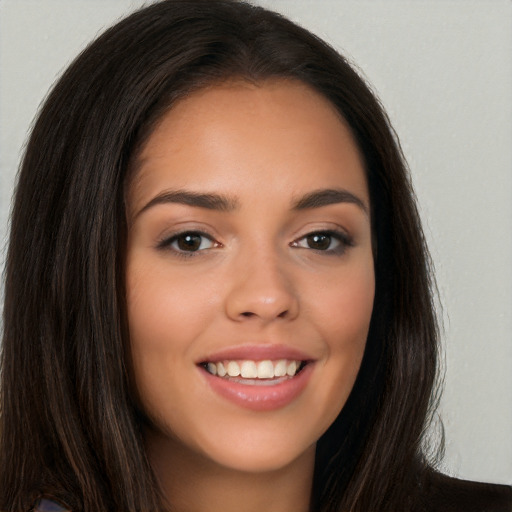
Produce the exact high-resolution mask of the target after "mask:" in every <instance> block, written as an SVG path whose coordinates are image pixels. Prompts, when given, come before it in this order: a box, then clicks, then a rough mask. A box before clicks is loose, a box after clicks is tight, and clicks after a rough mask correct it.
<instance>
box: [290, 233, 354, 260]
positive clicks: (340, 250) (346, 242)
mask: <svg viewBox="0 0 512 512" xmlns="http://www.w3.org/2000/svg"><path fill="white" fill-rule="evenodd" d="M312 237H326V238H328V239H329V246H330V245H331V243H332V241H333V240H335V241H337V242H338V244H337V246H336V247H334V248H331V249H318V248H314V247H304V246H300V245H299V243H300V242H301V241H303V240H305V241H306V243H308V242H309V240H308V239H311V238H312ZM353 245H354V240H353V238H352V237H351V236H349V235H347V233H344V232H342V231H336V230H330V229H328V230H320V231H312V232H311V233H308V234H306V235H305V236H302V237H300V238H298V239H297V240H295V241H293V242H292V243H291V246H292V247H298V248H303V249H310V250H312V251H315V252H316V253H319V254H324V255H329V256H342V255H343V254H345V252H346V250H347V248H349V247H353Z"/></svg>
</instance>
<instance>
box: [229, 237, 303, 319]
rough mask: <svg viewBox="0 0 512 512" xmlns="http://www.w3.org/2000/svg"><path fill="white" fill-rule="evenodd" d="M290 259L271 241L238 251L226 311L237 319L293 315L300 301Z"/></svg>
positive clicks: (292, 316)
mask: <svg viewBox="0 0 512 512" xmlns="http://www.w3.org/2000/svg"><path fill="white" fill-rule="evenodd" d="M291 277H292V276H291V269H290V266H289V262H288V265H287V262H286V261H285V258H284V257H283V255H281V254H279V252H278V251H277V250H276V249H275V248H271V247H270V246H269V245H265V246H263V245H259V246H258V247H252V248H251V247H246V248H245V249H243V250H241V251H240V253H239V254H238V255H237V264H236V265H234V268H233V273H232V275H231V276H230V278H229V279H230V281H231V286H230V290H229V293H228V295H227V297H226V311H227V314H228V316H230V317H231V318H232V319H234V320H238V321H240V320H247V319H250V318H252V319H256V318H258V319H260V320H261V321H264V322H269V321H272V320H275V319H293V318H295V316H296V315H297V313H298V309H299V302H298V297H297V293H296V290H295V288H294V286H293V280H292V278H291Z"/></svg>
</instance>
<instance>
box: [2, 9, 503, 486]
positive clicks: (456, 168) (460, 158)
mask: <svg viewBox="0 0 512 512" xmlns="http://www.w3.org/2000/svg"><path fill="white" fill-rule="evenodd" d="M256 3H260V4H262V5H265V6H267V7H270V8H273V9H275V10H277V11H279V12H282V13H283V14H285V15H287V16H289V17H290V18H292V19H293V20H295V21H297V22H298V23H300V24H302V25H304V26H305V27H307V28H309V29H310V30H312V31H313V32H315V33H316V34H318V35H319V36H321V37H323V38H324V39H326V40H328V41H329V42H330V43H331V44H332V45H334V46H335V47H336V48H337V49H338V50H340V51H341V52H342V53H344V54H345V55H346V56H348V57H349V59H350V60H351V61H352V62H354V63H356V66H357V68H358V69H359V71H360V72H361V74H363V75H364V76H365V77H366V78H367V79H368V80H369V81H370V82H371V84H372V85H373V89H374V90H375V91H376V93H377V94H378V95H379V97H380V98H381V100H382V102H383V104H384V106H385V107H386V109H387V111H388V113H389V115H390V117H391V120H392V122H393V124H394V127H395V129H396V131H397V133H398V135H399V137H400V140H401V143H402V146H403V149H404V152H405V155H406V157H407V159H408V162H409V165H410V168H411V172H412V176H413V182H414V184H415V188H416V191H417V195H418V199H419V203H420V209H421V213H422V217H423V221H424V224H425V226H424V227H425V231H426V234H427V238H428V242H429V245H430V248H431V252H432V255H433V258H434V262H435V266H436V270H437V279H438V285H439V290H440V300H441V304H442V306H443V310H442V311H441V317H442V319H443V322H444V332H443V343H444V351H445V368H446V377H445V392H444V396H443V400H442V403H441V407H440V413H441V417H442V420H443V423H444V428H445V434H446V457H445V461H444V465H443V467H444V469H445V471H447V472H449V473H451V474H453V475H457V476H460V477H464V478H468V479H474V480H482V481H495V482H503V483H511V482H512V435H511V434H512V334H511V333H512V236H511V233H512V60H511V59H512V2H511V1H509V0H358V1H353V0H259V1H258V2H256ZM142 4H143V2H142V1H141V0H139V1H136V0H0V73H1V74H0V246H1V247H2V252H1V253H0V256H1V258H2V264H3V258H4V254H5V244H6V233H7V223H8V215H9V209H10V201H11V195H12V190H13V185H14V180H15V174H16V169H17V165H18V163H19V159H20V156H21V154H22V151H23V144H24V142H25V140H26V137H27V132H28V130H29V128H30V125H31V122H32V120H33V117H34V115H35V112H36V111H37V109H38V106H39V105H40V104H41V101H42V100H43V98H44V97H45V95H46V93H47V91H48V88H49V87H50V86H51V84H52V83H53V82H54V81H55V80H56V78H57V77H58V76H59V75H60V74H61V72H62V71H63V69H64V68H65V67H66V65H67V64H68V63H69V62H70V60H71V59H72V58H73V57H74V56H75V55H76V54H77V53H78V52H79V51H80V50H81V49H82V48H83V47H84V45H85V44H87V43H88V42H89V41H90V40H91V39H92V38H93V37H94V36H95V35H97V34H98V33H99V32H101V31H102V30H103V29H105V28H106V27H107V26H109V25H111V24H112V23H113V22H114V21H115V20H118V19H119V18H120V17H122V16H123V15H124V14H126V13H128V12H130V11H132V10H134V9H135V8H137V7H139V6H141V5H142ZM20 307H23V305H20Z"/></svg>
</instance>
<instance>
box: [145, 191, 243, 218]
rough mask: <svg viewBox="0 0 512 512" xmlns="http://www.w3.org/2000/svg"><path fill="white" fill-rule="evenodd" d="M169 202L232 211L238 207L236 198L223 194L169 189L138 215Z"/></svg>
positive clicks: (152, 200) (150, 202)
mask: <svg viewBox="0 0 512 512" xmlns="http://www.w3.org/2000/svg"><path fill="white" fill-rule="evenodd" d="M168 203H178V204H185V205H187V206H194V207H196V208H206V209H207V210H216V211H220V212H230V211H233V210H236V209H237V208H238V201H237V200H236V199H232V198H230V197H226V196H223V195H221V194H210V193H208V194H203V193H199V192H191V191H189V190H167V191H165V192H162V193H161V194H158V195H157V196H155V197H154V198H153V199H151V201H149V203H147V204H146V205H145V206H144V207H143V208H142V209H141V210H139V212H138V213H137V215H136V217H138V216H139V215H140V214H141V213H143V212H145V211H146V210H148V209H149V208H152V207H153V206H156V205H158V204H168Z"/></svg>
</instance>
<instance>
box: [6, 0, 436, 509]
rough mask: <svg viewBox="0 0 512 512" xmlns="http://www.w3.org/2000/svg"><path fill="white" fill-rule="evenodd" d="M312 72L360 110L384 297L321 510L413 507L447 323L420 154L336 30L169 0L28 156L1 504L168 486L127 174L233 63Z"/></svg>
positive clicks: (321, 447) (144, 18)
mask: <svg viewBox="0 0 512 512" xmlns="http://www.w3.org/2000/svg"><path fill="white" fill-rule="evenodd" d="M234 77H236V78H241V79H245V80H249V81H252V82H255V83H258V82H261V81H263V80H265V79H269V78H284V79H294V80H300V81H302V82H303V83H306V84H308V85H309V86H311V87H312V88H313V89H315V90H316V91H318V92H319V93H320V94H322V95H323V96H324V97H326V98H327V99H328V100H329V101H330V102H331V103H332V104H333V105H334V106H335V107H336V108H337V109H338V111H339V112H340V114H341V115H342V116H343V117H344V119H345V120H346V121H347V123H348V125H349V126H350V129H351V131H352V133H353V136H354V138H355V140H356V142H357V144H358V146H359V149H360V151H361V154H362V155H363V157H364V162H365V170H366V174H367V179H368V183H369V189H370V202H371V209H372V229H373V236H374V247H375V274H376V296H375V304H374V310H373V316H372V321H371V326H370V333H369V337H368V342H367V347H366V352H365V356H364V359H363V363H362V367H361V370H360V372H359V375H358V378H357V381H356V384H355V386H354V389H353V391H352V393H351V395H350V397H349V400H348V402H347V404H346V405H345V407H344V408H343V410H342V412H341V413H340V415H339V417H338V418H337V419H336V421H335V422H334V424H333V425H332V426H331V427H330V428H329V430H328V431H327V432H326V433H325V434H324V435H323V436H322V438H321V439H320V440H319V442H318V446H317V457H316V466H315V479H314V488H313V497H312V509H313V510H315V511H317V512H334V511H338V512H340V511H347V510H351V511H353V512H357V511H361V512H362V511H370V510H382V511H385V510H393V511H398V510H402V509H403V510H412V509H413V508H414V496H415V490H416V489H418V488H419V486H420V485H421V469H422V468H426V467H427V463H426V461H425V460H424V459H425V458H424V456H423V455H422V449H421V439H422V434H423V432H424V429H425V427H426V425H427V419H428V418H429V413H430V409H429V407H431V405H432V403H433V400H432V397H433V394H434V393H433V391H434V389H435V387H434V385H435V376H436V368H437V340H438V331H437V325H436V320H435V315H434V307H433V301H432V281H431V271H430V264H429V258H428V252H427V249H426V245H425V241H424V237H423V233H422V230H421V226H420V222H419V217H418V212H417V209H416V206H415V200H414V194H413V191H412V187H411V184H410V181H409V176H408V173H407V168H406V165H405V162H404V159H403V156H402V153H401V150H400V147H399V144H398V141H397V139H396V136H395V134H394V131H393V129H392V128H391V126H390V124H389V121H388V118H387V116H386V114H385V113H384V111H383V109H382V107H381V105H380V103H379V101H378V100H377V99H376V98H375V96H374V95H373V94H372V92H371V90H370V88H369V87H368V86H367V85H366V84H365V82H364V81H363V80H362V79H361V78H360V77H359V76H358V74H357V73H356V72H355V71H354V70H353V69H352V68H351V67H350V65H349V64H348V63H347V61H346V60H345V59H344V58H343V57H342V56H340V55H339V54H338V53H337V52H336V51H335V50H333V49H332V48H331V47H330V46H329V45H327V44H326V43H325V42H323V41H321V40H320V39H318V38H317V37H315V36H314V35H312V34H311V33H309V32H308V31H306V30H305V29H303V28H301V27H298V26H297V25H295V24H293V23H292V22H290V21H288V20H287V19H285V18H283V17H282V16H280V15H278V14H276V13H273V12H270V11H268V10H265V9H263V8H261V7H255V6H252V5H250V4H247V3H244V2H238V1H231V0H167V1H163V2H159V3H156V4H153V5H151V6H149V7H147V8H145V9H142V10H140V11H138V12H136V13H134V14H132V15H130V16H129V17H127V18H126V19H124V20H123V21H121V22H120V23H118V24H117V25H116V26H114V27H113V28H111V29H109V30H108V31H107V32H105V33H104V34H103V35H102V36H100V37H99V38H98V39H97V40H96V41H95V42H93V43H92V44H91V45H90V46H89V47H88V48H87V49H86V50H85V51H84V52H83V53H82V54H81V55H80V56H79V57H78V58H77V59H76V60H75V61H74V63H73V64H72V65H71V66H70V67H69V69H68V70H67V71H66V72H65V74H64V75H63V77H62V78H61V79H60V80H59V81H58V83H57V84H56V86H55V87H54V89H53V91H52V92H51V94H50V95H49V97H48V99H47V100H46V102H45V104H44V105H43V107H42V109H41V112H40V114H39V117H38V119H37V122H36V123H35V125H34V128H33V131H32V134H31V137H30V140H29V142H28V145H27V149H26V153H25V156H24V158H23V162H22V165H21V169H20V174H19V178H18V183H17V188H16V199H15V203H14V208H13V212H12V220H11V238H10V246H9V251H8V257H7V266H6V287H5V307H4V334H3V351H2V360H1V372H2V375H1V378H2V381H1V419H0V457H1V460H2V464H1V466H0V509H1V510H16V511H18V510H27V509H28V508H29V507H30V505H31V503H32V501H33V500H34V499H35V497H36V496H37V495H38V493H42V492H45V493H50V494H52V495H54V496H56V497H57V498H60V499H61V500H63V501H64V502H66V503H68V505H69V506H71V507H72V509H73V510H74V511H88V512H93V511H94V512H97V511H98V510H119V511H146V512H149V511H155V510H161V509H162V508H163V507H162V501H161V498H160V495H159V491H158V488H157V485H156V483H155V479H154V476H153V474H152V471H151V468H150V465H149V463H148V460H147V458H146V454H145V451H144V446H143V439H142V435H141V429H140V424H141V423H140V418H139V417H138V413H137V410H136V409H135V407H134V404H133V400H132V399H131V393H130V382H129V377H128V375H129V362H128V361H129V358H128V357H127V354H126V347H127V339H128V332H127V328H126V317H125V314H126V308H125V293H124V268H123V265H124V263H123V257H124V253H125V240H126V229H127V227H126V221H125V205H124V187H125V184H126V179H127V175H128V172H129V169H130V163H131V162H132V161H133V158H134V155H136V153H137V150H138V148H140V147H141V144H143V142H144V140H145V139H146V138H147V137H148V136H149V134H150V133H151V130H152V128H153V127H154V125H155V123H156V122H157V120H158V119H159V118H160V117H161V116H162V115H163V114H164V113H165V112H167V111H168V110H169V109H170V108H172V106H173V104H174V103H175V102H176V101H178V100H179V99H180V98H181V97H183V96H185V95H187V94H190V93H191V92H193V91H195V90H197V89H201V88H203V87H206V86H210V85H214V84H215V83H219V82H221V81H223V80H227V79H230V78H234Z"/></svg>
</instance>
